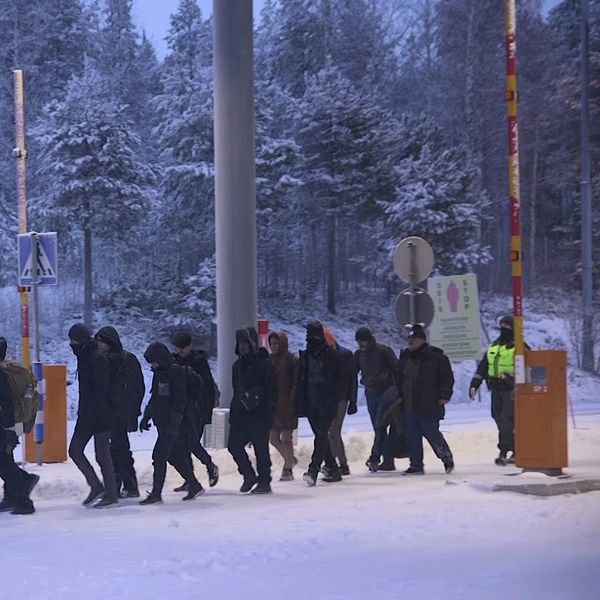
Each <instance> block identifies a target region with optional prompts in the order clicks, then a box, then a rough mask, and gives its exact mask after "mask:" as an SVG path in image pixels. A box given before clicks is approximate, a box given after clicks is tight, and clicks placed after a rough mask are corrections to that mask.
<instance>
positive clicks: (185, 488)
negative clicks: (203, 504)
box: [173, 481, 188, 492]
mask: <svg viewBox="0 0 600 600" xmlns="http://www.w3.org/2000/svg"><path fill="white" fill-rule="evenodd" d="M173 491H174V492H187V491H188V484H187V483H186V482H185V481H184V482H183V484H182V485H180V486H179V487H176V488H175V489H174V490H173Z"/></svg>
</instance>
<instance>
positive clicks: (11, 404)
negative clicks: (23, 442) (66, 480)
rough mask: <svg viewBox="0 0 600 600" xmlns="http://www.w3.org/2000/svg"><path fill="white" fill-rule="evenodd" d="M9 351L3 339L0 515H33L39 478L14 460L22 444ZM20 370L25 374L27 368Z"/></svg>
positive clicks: (0, 354) (0, 351) (0, 349)
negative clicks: (0, 494) (1, 494)
mask: <svg viewBox="0 0 600 600" xmlns="http://www.w3.org/2000/svg"><path fill="white" fill-rule="evenodd" d="M6 350H7V343H6V339H5V338H3V337H0V479H2V480H3V481H4V499H3V500H2V502H0V512H9V511H10V513H11V514H12V515H31V514H33V513H34V512H35V508H34V506H33V502H32V501H31V499H30V497H29V496H30V494H31V492H32V491H33V488H34V487H35V486H36V485H37V483H38V481H39V480H40V478H39V476H38V475H33V474H30V473H27V472H26V471H24V470H23V469H20V468H19V467H18V466H17V464H16V463H15V459H14V456H13V451H14V449H15V448H16V446H17V444H18V443H19V439H18V436H17V433H16V426H17V423H16V418H15V398H14V394H15V393H16V390H17V388H18V386H17V385H15V381H14V375H13V374H14V370H12V369H11V370H10V371H9V370H7V368H6V367H7V366H8V365H7V363H6V362H5V359H6ZM11 364H12V363H11ZM19 366H20V368H21V369H23V370H25V371H26V369H25V367H23V366H21V365H19Z"/></svg>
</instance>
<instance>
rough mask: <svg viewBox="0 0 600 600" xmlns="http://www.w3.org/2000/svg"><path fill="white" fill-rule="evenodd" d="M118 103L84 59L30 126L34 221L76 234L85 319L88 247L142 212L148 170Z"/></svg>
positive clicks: (89, 299) (89, 302) (88, 312)
mask: <svg viewBox="0 0 600 600" xmlns="http://www.w3.org/2000/svg"><path fill="white" fill-rule="evenodd" d="M125 113H126V111H125V107H124V106H123V105H121V104H119V103H118V102H116V101H115V100H114V99H112V97H111V95H110V92H109V86H108V83H107V82H106V80H105V79H104V78H103V77H102V76H101V75H100V74H99V73H98V72H97V71H96V70H95V69H94V68H93V66H92V65H91V64H90V63H89V62H88V63H87V64H86V66H85V69H84V72H83V74H82V75H81V76H79V77H74V78H73V79H71V81H70V82H69V84H68V87H67V94H66V97H65V99H64V100H55V101H53V102H51V103H50V104H49V105H48V106H47V107H46V108H45V110H44V115H43V117H42V118H41V119H40V121H39V123H38V125H37V126H36V128H35V130H34V132H33V133H34V136H35V138H36V139H37V141H38V143H39V145H40V147H41V149H42V168H41V175H42V176H43V177H44V178H45V181H46V182H47V184H48V185H47V189H46V191H45V193H44V194H43V195H41V196H39V197H38V198H36V199H35V203H34V208H35V210H36V213H37V215H38V219H39V220H40V221H41V220H43V219H50V220H52V221H54V224H55V225H56V226H58V227H59V228H61V229H62V230H63V232H64V233H65V234H66V233H73V232H74V231H79V232H81V233H82V234H83V269H84V318H85V322H86V323H87V324H91V322H92V308H93V295H92V270H93V256H92V246H93V241H94V240H95V239H100V240H101V239H112V238H114V237H115V236H119V235H125V234H126V233H127V231H128V230H129V229H130V228H131V227H132V226H133V225H134V224H136V223H138V222H139V221H140V220H141V219H142V218H143V217H144V215H145V214H146V212H147V208H148V198H149V186H150V185H151V184H152V183H153V181H154V176H153V171H152V170H151V169H150V168H149V167H148V165H147V164H145V163H143V162H142V161H141V160H140V158H139V152H138V145H139V138H138V137H137V136H136V134H135V133H134V132H133V129H132V125H131V123H130V121H129V120H128V119H127V117H126V114H125Z"/></svg>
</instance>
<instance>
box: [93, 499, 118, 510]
mask: <svg viewBox="0 0 600 600" xmlns="http://www.w3.org/2000/svg"><path fill="white" fill-rule="evenodd" d="M118 504H119V501H118V500H117V499H116V498H115V499H114V500H112V499H110V498H102V500H100V501H99V502H96V504H94V508H114V507H115V506H117V505H118Z"/></svg>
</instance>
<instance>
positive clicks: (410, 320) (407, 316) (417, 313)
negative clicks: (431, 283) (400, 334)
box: [394, 288, 435, 327]
mask: <svg viewBox="0 0 600 600" xmlns="http://www.w3.org/2000/svg"><path fill="white" fill-rule="evenodd" d="M413 308H414V314H412V313H411V310H412V309H413ZM394 311H395V313H396V320H397V321H398V325H400V327H409V326H411V325H416V324H419V325H422V326H423V327H429V326H430V325H431V322H432V321H433V316H434V314H435V307H434V304H433V299H432V298H431V296H430V295H429V294H428V293H427V292H426V291H425V290H423V289H421V288H412V289H411V288H408V289H406V290H404V291H403V292H402V293H400V294H399V295H398V297H397V298H396V304H395V306H394Z"/></svg>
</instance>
